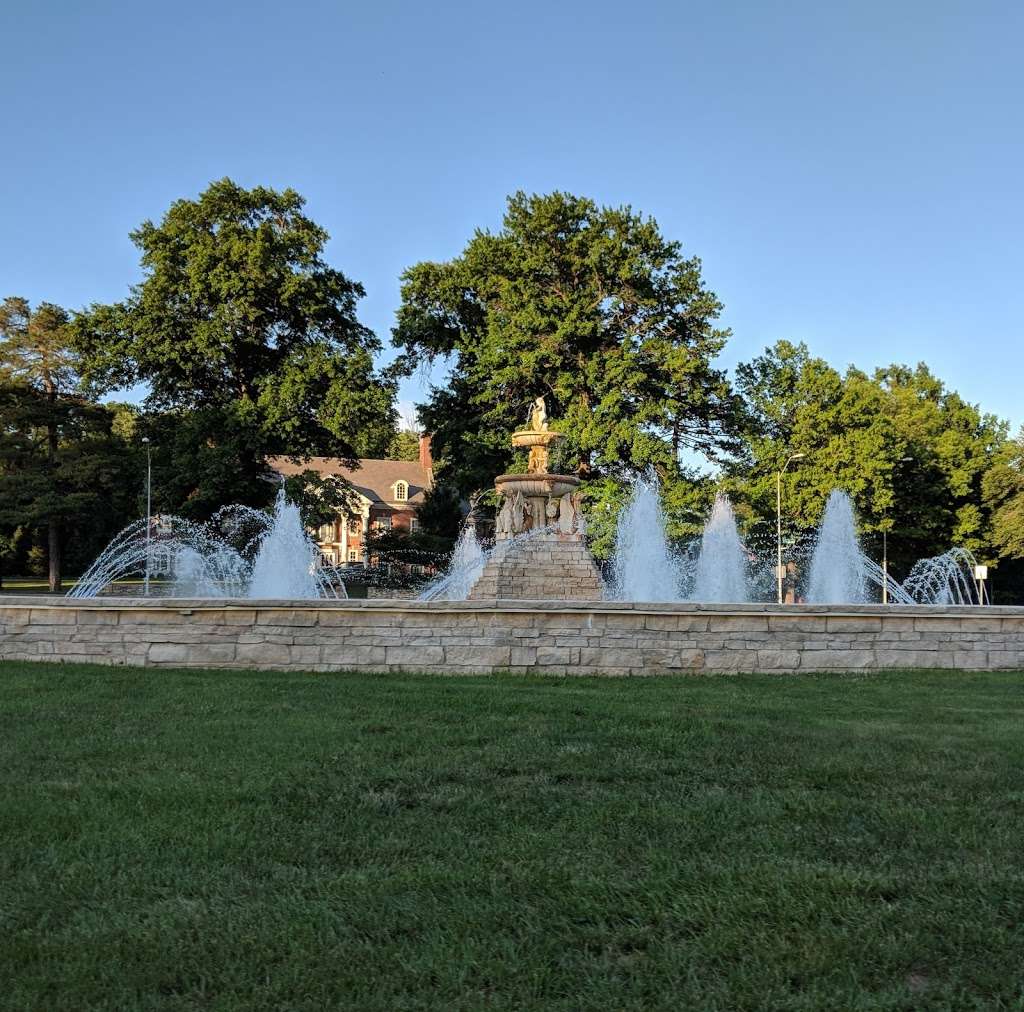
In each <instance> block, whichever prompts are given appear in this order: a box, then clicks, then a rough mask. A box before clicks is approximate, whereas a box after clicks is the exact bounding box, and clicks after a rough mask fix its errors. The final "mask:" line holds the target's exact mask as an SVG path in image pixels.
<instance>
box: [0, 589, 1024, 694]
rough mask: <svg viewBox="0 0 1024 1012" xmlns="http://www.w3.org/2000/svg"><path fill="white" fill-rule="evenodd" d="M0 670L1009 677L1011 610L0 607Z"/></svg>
mask: <svg viewBox="0 0 1024 1012" xmlns="http://www.w3.org/2000/svg"><path fill="white" fill-rule="evenodd" d="M4 660H45V661H92V662H98V663H103V664H138V665H148V666H152V667H158V668H159V667H206V668H280V669H290V670H296V671H336V670H346V669H352V670H359V671H370V672H382V673H388V672H401V671H414V672H433V673H437V674H470V673H489V672H495V671H513V672H523V673H551V674H598V675H602V674H607V675H655V674H674V673H702V672H729V671H766V672H780V673H783V672H793V671H824V670H833V671H834V670H841V671H842V670H878V669H884V668H905V667H916V668H965V669H1000V668H1005V669H1019V670H1024V608H905V607H882V606H879V605H862V606H851V607H831V608H827V607H809V606H800V605H798V606H789V607H778V606H775V605H705V606H698V605H691V604H685V605H684V604H623V603H610V602H589V603H581V602H550V601H547V602H520V601H497V600H489V601H467V602H436V603H435V602H429V603H427V602H410V601H374V600H359V601H325V602H316V603H313V602H306V601H298V602H296V601H260V602H255V601H246V600H230V601H229V600H222V601H214V600H201V601H198V600H196V601H193V600H171V599H163V600H153V599H150V600H143V599H138V598H133V599H129V598H103V599H99V600H95V601H69V600H66V599H47V598H39V597H9V598H0V677H2V671H3V661H4Z"/></svg>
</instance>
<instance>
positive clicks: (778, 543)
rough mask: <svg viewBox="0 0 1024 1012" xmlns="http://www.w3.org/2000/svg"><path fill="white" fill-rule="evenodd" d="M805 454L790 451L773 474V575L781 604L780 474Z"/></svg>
mask: <svg viewBox="0 0 1024 1012" xmlns="http://www.w3.org/2000/svg"><path fill="white" fill-rule="evenodd" d="M805 456H806V454H803V453H791V454H790V455H789V457H788V458H786V463H785V464H783V465H782V470H781V471H777V472H776V474H775V547H776V560H775V561H776V564H775V577H776V582H777V587H778V602H779V604H782V476H783V475H784V474H785V473H786V470H787V468H788V467H789V465H790V464H792V463H793V461H794V460H802V459H803V458H804V457H805Z"/></svg>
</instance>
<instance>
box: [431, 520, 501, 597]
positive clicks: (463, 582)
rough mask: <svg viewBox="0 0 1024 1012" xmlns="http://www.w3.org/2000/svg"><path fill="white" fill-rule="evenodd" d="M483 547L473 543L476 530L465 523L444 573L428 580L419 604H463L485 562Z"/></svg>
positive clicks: (470, 524) (476, 542)
mask: <svg viewBox="0 0 1024 1012" xmlns="http://www.w3.org/2000/svg"><path fill="white" fill-rule="evenodd" d="M486 559H487V557H486V555H485V554H484V550H483V546H482V545H481V544H480V542H479V541H478V540H477V537H476V528H475V526H474V525H473V524H472V523H467V524H466V526H465V527H463V529H462V533H461V534H460V535H459V540H458V541H456V542H455V548H454V549H453V551H452V557H451V561H450V562H449V564H448V571H447V572H446V573H443V574H442V575H441V576H439V577H437V579H435V580H432V581H431V582H430V583H429V584H428V585H427V586H426V587H425V588H424V589H423V591H422V593H421V594H420V595H419V597H418V598H417V600H419V601H465V600H466V598H467V597H468V596H469V592H470V591H471V590H472V589H473V586H474V585H475V584H476V581H477V580H478V579H480V574H481V573H482V572H483V568H484V563H485V562H486Z"/></svg>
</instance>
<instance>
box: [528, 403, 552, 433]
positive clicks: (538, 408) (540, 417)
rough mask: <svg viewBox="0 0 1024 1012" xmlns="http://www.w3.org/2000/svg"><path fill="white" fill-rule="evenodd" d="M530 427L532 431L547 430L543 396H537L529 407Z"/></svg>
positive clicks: (546, 411)
mask: <svg viewBox="0 0 1024 1012" xmlns="http://www.w3.org/2000/svg"><path fill="white" fill-rule="evenodd" d="M530 428H531V429H532V430H533V431H534V432H547V431H548V409H547V405H545V403H544V398H543V397H538V398H537V399H536V400H535V401H534V402H533V407H532V408H530Z"/></svg>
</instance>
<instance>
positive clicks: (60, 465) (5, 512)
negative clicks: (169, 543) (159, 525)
mask: <svg viewBox="0 0 1024 1012" xmlns="http://www.w3.org/2000/svg"><path fill="white" fill-rule="evenodd" d="M116 420H117V409H116V408H113V407H107V406H104V405H100V404H96V403H94V402H92V401H89V400H88V399H87V398H85V397H83V396H82V395H81V394H80V393H79V392H78V390H77V370H76V359H75V355H74V352H73V351H72V349H71V348H70V347H69V331H68V314H67V313H66V312H65V311H64V310H63V309H61V308H60V307H59V306H55V305H52V304H50V303H42V304H40V305H39V306H37V307H36V309H34V310H33V309H32V308H31V306H30V305H29V303H28V301H27V300H25V299H22V298H16V297H12V298H8V299H5V300H4V302H3V303H2V305H0V528H3V529H4V531H0V533H5V536H6V538H7V540H8V541H10V540H12V538H11V535H12V532H13V531H15V530H17V529H19V528H20V529H26V528H28V529H42V530H44V531H45V532H46V537H45V544H46V559H47V568H48V573H49V585H50V589H51V590H53V591H58V590H60V589H61V585H62V580H63V563H64V554H65V542H68V543H69V544H70V546H71V553H72V562H73V563H74V564H75V565H78V566H80V565H82V564H83V561H84V560H83V558H82V555H83V552H84V551H86V550H89V549H94V548H95V547H96V542H97V540H98V539H104V540H105V538H106V537H107V536H109V534H110V533H112V532H113V531H112V529H111V528H112V525H115V524H116V525H117V526H119V525H120V524H121V523H122V522H124V521H125V520H126V519H127V517H128V515H129V514H130V506H129V501H130V499H131V498H132V496H133V492H134V488H135V482H134V478H135V477H136V474H135V470H134V466H133V465H134V462H133V459H132V454H131V452H130V450H129V448H128V447H127V446H126V444H125V441H124V440H123V439H122V438H121V436H120V435H119V434H118V432H117V431H116ZM115 529H116V528H115Z"/></svg>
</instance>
